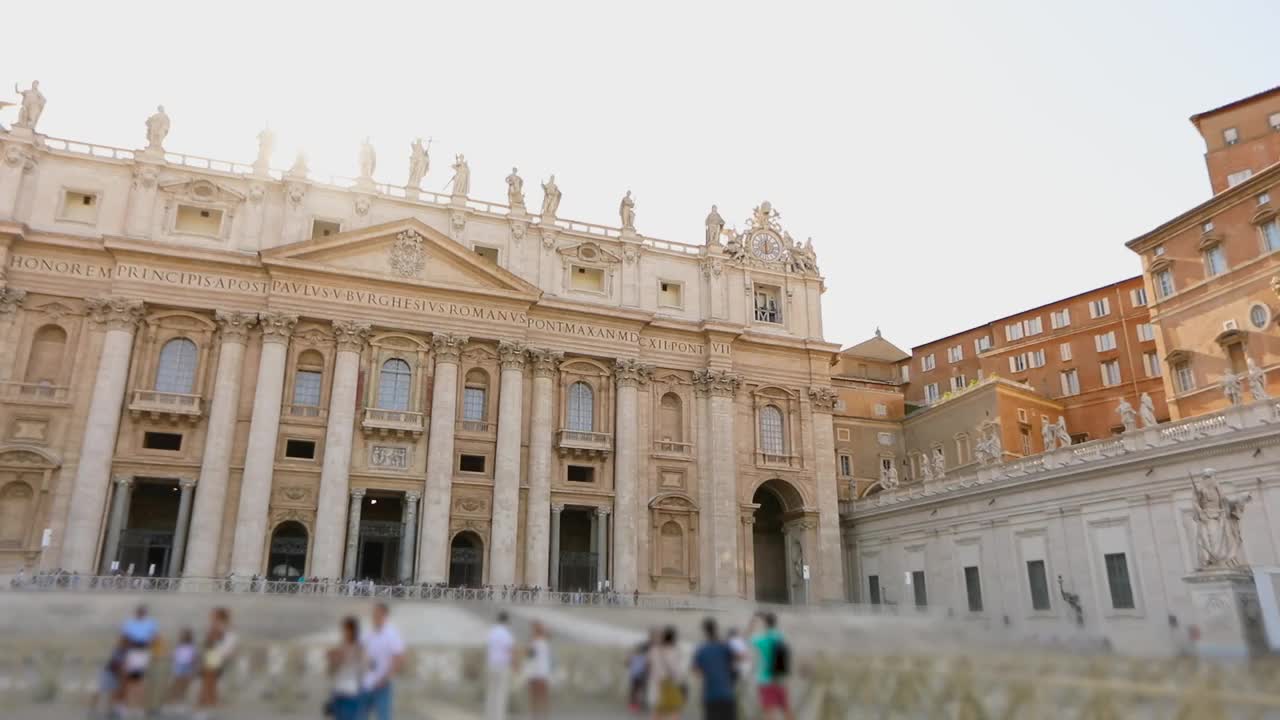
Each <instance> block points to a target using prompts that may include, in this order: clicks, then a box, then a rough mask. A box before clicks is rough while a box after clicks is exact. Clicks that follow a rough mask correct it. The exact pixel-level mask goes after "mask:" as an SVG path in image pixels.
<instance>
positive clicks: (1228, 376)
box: [1222, 370, 1244, 405]
mask: <svg viewBox="0 0 1280 720" xmlns="http://www.w3.org/2000/svg"><path fill="white" fill-rule="evenodd" d="M1222 394H1223V395H1226V396H1227V402H1229V403H1231V404H1232V405H1239V404H1240V403H1241V402H1243V401H1244V389H1243V388H1242V387H1241V386H1240V376H1239V375H1237V374H1235V373H1233V372H1231V371H1230V370H1228V371H1227V372H1226V373H1224V374H1223V375H1222Z"/></svg>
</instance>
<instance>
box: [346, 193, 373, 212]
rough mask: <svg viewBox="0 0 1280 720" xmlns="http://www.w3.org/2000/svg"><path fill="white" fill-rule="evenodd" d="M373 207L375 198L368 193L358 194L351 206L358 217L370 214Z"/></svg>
mask: <svg viewBox="0 0 1280 720" xmlns="http://www.w3.org/2000/svg"><path fill="white" fill-rule="evenodd" d="M371 207H373V200H372V198H370V197H369V196H368V195H356V197H355V199H354V200H352V201H351V208H352V209H353V210H355V212H356V217H364V216H366V215H368V214H369V208H371Z"/></svg>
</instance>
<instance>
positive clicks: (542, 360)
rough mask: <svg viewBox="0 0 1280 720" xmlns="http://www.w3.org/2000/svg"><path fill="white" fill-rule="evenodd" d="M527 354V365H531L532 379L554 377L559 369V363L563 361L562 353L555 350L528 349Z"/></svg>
mask: <svg viewBox="0 0 1280 720" xmlns="http://www.w3.org/2000/svg"><path fill="white" fill-rule="evenodd" d="M527 354H528V355H529V363H530V364H531V365H533V376H534V377H555V374H556V371H557V370H559V369H560V363H561V362H563V361H564V353H562V352H559V351H557V350H546V349H544V348H529V349H528V350H527Z"/></svg>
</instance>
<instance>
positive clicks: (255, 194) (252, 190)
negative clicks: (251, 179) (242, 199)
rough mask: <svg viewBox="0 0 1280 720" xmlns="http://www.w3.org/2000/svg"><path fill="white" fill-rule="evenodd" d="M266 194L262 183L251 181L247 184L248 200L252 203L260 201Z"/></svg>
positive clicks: (265, 187) (265, 188) (255, 203)
mask: <svg viewBox="0 0 1280 720" xmlns="http://www.w3.org/2000/svg"><path fill="white" fill-rule="evenodd" d="M266 196H267V186H266V185H263V184H262V183H252V184H251V185H249V202H250V203H252V204H254V205H259V204H261V203H262V199H263V198H265V197H266Z"/></svg>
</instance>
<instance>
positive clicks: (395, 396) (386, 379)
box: [378, 358, 413, 410]
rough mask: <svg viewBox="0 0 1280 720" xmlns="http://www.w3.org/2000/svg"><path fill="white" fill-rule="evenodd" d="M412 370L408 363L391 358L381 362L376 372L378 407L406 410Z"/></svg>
mask: <svg viewBox="0 0 1280 720" xmlns="http://www.w3.org/2000/svg"><path fill="white" fill-rule="evenodd" d="M412 379H413V372H412V371H411V370H410V368H409V363H407V362H405V361H404V360H401V359H400V358H391V359H390V360H387V361H386V362H384V363H382V371H381V372H380V373H379V374H378V407H379V408H381V409H383V410H408V409H409V386H410V383H411V381H412Z"/></svg>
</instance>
